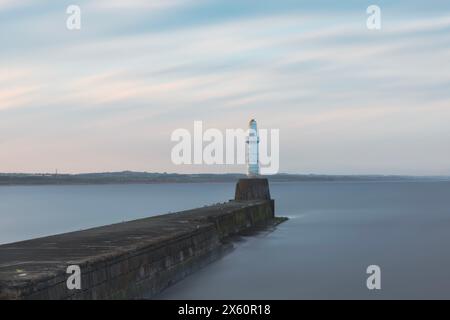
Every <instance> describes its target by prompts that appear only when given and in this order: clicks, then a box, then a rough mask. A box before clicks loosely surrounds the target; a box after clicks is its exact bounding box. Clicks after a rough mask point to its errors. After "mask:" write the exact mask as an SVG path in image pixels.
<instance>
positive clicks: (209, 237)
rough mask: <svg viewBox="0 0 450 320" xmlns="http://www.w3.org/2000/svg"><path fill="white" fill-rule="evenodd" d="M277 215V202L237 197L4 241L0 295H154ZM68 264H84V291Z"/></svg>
mask: <svg viewBox="0 0 450 320" xmlns="http://www.w3.org/2000/svg"><path fill="white" fill-rule="evenodd" d="M267 190H268V189H267ZM269 199H270V196H269ZM273 219H274V211H273V200H250V201H230V202H228V203H224V204H218V205H213V206H208V207H203V208H199V209H194V210H188V211H183V212H179V213H174V214H167V215H161V216H156V217H150V218H145V219H140V220H135V221H130V222H125V223H119V224H113V225H109V226H104V227H99V228H93V229H89V230H84V231H78V232H72V233H66V234H60V235H54V236H49V237H44V238H39V239H33V240H28V241H22V242H17V243H12V244H7V245H2V246H0V298H1V299H121V298H126V299H129V298H142V297H151V296H152V295H155V294H157V293H159V292H160V291H161V290H163V289H164V288H166V287H167V286H169V285H170V284H171V283H173V282H176V281H178V280H180V279H182V278H183V277H185V276H187V275H188V274H190V273H192V272H194V271H195V270H197V269H199V268H201V267H202V266H203V265H205V264H207V263H209V262H211V261H212V260H214V259H217V257H218V256H220V254H221V252H222V251H223V250H224V249H225V248H226V239H227V238H228V237H230V236H232V235H235V234H238V233H240V232H242V231H245V230H248V229H249V228H252V227H255V226H258V225H261V224H265V223H268V222H270V221H272V220H273ZM69 265H79V266H80V268H81V273H82V278H81V279H82V280H81V285H82V288H81V290H68V289H67V286H66V280H67V278H68V276H69V275H68V274H66V269H67V266H69Z"/></svg>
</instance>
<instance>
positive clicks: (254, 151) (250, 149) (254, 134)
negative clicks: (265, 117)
mask: <svg viewBox="0 0 450 320" xmlns="http://www.w3.org/2000/svg"><path fill="white" fill-rule="evenodd" d="M258 147H259V135H258V127H257V125H256V121H255V119H252V120H250V122H249V123H248V137H247V175H248V176H249V177H256V176H258V175H259V151H258Z"/></svg>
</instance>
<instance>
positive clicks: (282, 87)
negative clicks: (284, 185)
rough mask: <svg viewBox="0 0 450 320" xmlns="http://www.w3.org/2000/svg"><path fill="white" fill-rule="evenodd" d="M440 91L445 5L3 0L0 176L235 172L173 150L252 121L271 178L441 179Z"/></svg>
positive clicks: (446, 157)
mask: <svg viewBox="0 0 450 320" xmlns="http://www.w3.org/2000/svg"><path fill="white" fill-rule="evenodd" d="M372 4H375V5H378V6H379V7H380V8H381V29H380V30H368V29H367V27H366V20H367V18H368V14H367V13H366V9H367V7H368V6H369V5H372ZM69 5H78V6H79V7H80V9H81V29H80V30H68V29H67V28H66V20H67V18H68V14H67V13H66V9H67V7H68V6H69ZM449 88H450V2H449V1H447V0H446V1H433V0H431V1H418V0H409V1H395V2H394V1H375V0H374V1H356V0H346V1H324V0H318V1H300V0H297V1H291V0H284V1H280V0H214V1H212V0H127V1H119V0H90V1H84V0H83V1H82V0H71V1H54V0H39V1H38V0H21V1H17V0H0V172H54V171H55V170H56V169H58V171H59V172H67V173H78V172H104V171H122V170H133V171H149V172H179V173H183V172H184V173H194V172H204V173H207V172H213V173H216V172H243V171H244V170H245V168H243V167H242V166H230V165H228V166H218V165H217V166H211V165H190V166H188V165H175V164H173V163H172V161H171V149H172V148H173V146H174V145H175V143H174V142H172V141H171V140H170V137H171V133H172V132H173V131H174V130H176V129H178V128H186V129H188V130H190V131H192V130H193V123H194V121H196V120H200V121H203V125H204V127H205V128H218V129H219V130H225V129H228V128H246V126H247V123H248V121H249V119H251V118H255V119H256V120H257V121H258V126H259V127H260V128H267V129H279V130H280V155H279V158H280V172H287V173H318V174H408V175H450V125H449V124H450V89H449Z"/></svg>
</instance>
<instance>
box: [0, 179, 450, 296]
mask: <svg viewBox="0 0 450 320" xmlns="http://www.w3.org/2000/svg"><path fill="white" fill-rule="evenodd" d="M233 192H234V185H233V184H171V185H114V186H111V185H109V186H63V187H62V186H55V187H54V186H51V187H49V186H45V187H0V219H1V223H0V241H1V242H3V243H4V242H10V241H16V240H21V239H26V238H32V237H36V236H40V235H46V234H50V233H59V232H65V231H71V230H77V229H81V228H86V227H92V226H97V225H102V224H107V223H113V222H118V221H123V220H131V219H135V218H141V217H145V216H149V215H154V214H156V213H164V212H168V211H176V210H180V209H186V208H191V207H196V206H201V205H204V204H208V203H213V202H219V201H220V202H221V201H224V200H227V199H229V198H231V197H232V195H233ZM271 192H272V196H273V197H274V198H275V199H276V210H277V214H278V215H284V216H288V217H289V218H290V220H289V221H288V222H285V223H283V224H281V225H280V226H278V227H277V228H276V230H275V231H273V232H262V233H259V234H257V235H255V236H252V237H244V238H242V241H240V242H238V243H237V244H236V248H235V250H233V251H232V252H231V253H230V254H228V255H226V256H225V257H223V258H222V259H220V260H219V261H217V262H215V263H213V264H211V265H209V266H207V267H206V268H204V269H202V270H200V271H199V272H198V273H196V274H194V275H192V276H190V277H188V278H186V279H185V280H183V281H181V282H179V283H178V284H175V285H174V286H173V287H171V288H169V289H167V290H166V291H165V292H163V293H162V294H161V295H160V298H162V299H165V298H167V299H202V298H207V299H311V298H323V299H335V298H344V299H346V298H363V299H366V298H368V299H372V298H373V299H377V298H450V277H449V276H448V272H449V270H450V248H449V247H450V182H379V183H377V182H370V183H354V182H352V183H337V182H307V183H272V184H271ZM373 264H375V265H378V266H380V268H381V290H377V291H373V290H372V291H369V290H368V289H367V287H366V278H367V276H368V275H367V274H366V268H367V266H369V265H373Z"/></svg>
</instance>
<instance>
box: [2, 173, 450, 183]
mask: <svg viewBox="0 0 450 320" xmlns="http://www.w3.org/2000/svg"><path fill="white" fill-rule="evenodd" d="M243 177H245V175H243V174H237V173H226V174H177V173H151V172H134V171H122V172H103V173H82V174H37V173H30V174H28V173H0V185H70V184H131V183H147V184H150V183H193V182H198V183H201V182H203V183H205V182H236V181H237V180H238V179H240V178H243ZM267 178H269V180H270V181H271V182H294V181H411V180H445V181H449V180H450V177H432V176H429V177H425V176H421V177H415V176H392V175H391V176H389V175H320V174H285V173H284V174H283V173H281V174H276V175H272V176H267Z"/></svg>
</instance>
